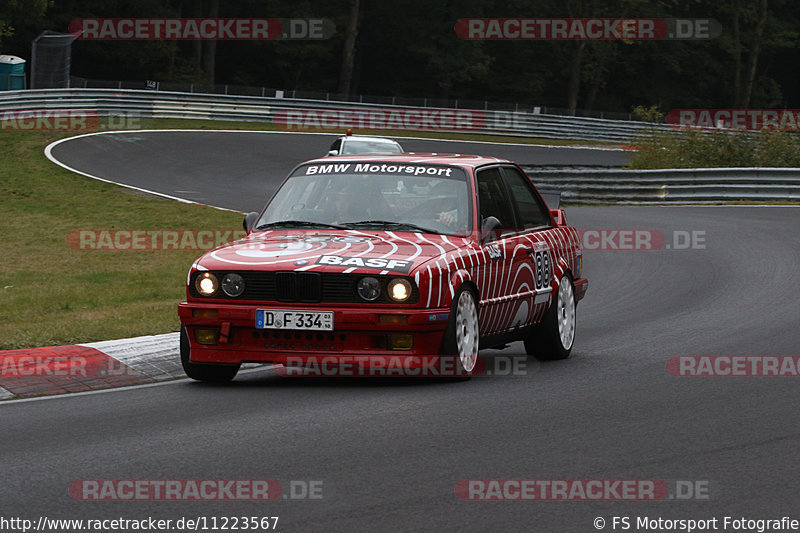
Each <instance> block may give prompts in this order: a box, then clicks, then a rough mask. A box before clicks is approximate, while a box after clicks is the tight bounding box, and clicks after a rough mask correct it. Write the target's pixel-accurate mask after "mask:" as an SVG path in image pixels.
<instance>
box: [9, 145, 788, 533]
mask: <svg viewBox="0 0 800 533" xmlns="http://www.w3.org/2000/svg"><path fill="white" fill-rule="evenodd" d="M128 135H132V134H128ZM159 135H160V134H159ZM137 136H140V137H141V138H142V140H138V141H135V142H133V141H130V142H118V141H116V140H115V141H113V142H112V143H106V141H104V140H102V139H103V137H104V136H99V137H94V138H92V137H89V138H84V139H86V140H85V141H75V146H74V147H75V151H74V152H72V151H71V145H72V144H73V143H63V144H61V145H59V147H58V150H56V151H55V155H57V156H58V157H59V158H60V159H62V160H63V161H64V162H68V163H69V164H71V165H73V166H76V167H79V168H80V169H81V170H82V171H84V172H88V173H94V172H101V171H102V172H105V173H104V174H103V176H104V177H106V178H108V179H113V180H115V181H125V182H126V183H127V184H129V185H134V186H138V187H142V188H148V187H149V186H151V185H152V184H153V182H159V181H162V182H163V179H164V178H165V177H166V174H165V173H166V172H167V171H169V178H170V180H171V181H170V183H161V185H162V187H163V188H161V189H158V190H159V191H161V192H164V193H165V194H171V195H175V194H177V191H179V190H187V191H194V193H193V194H188V193H187V194H186V197H187V198H190V199H192V200H197V201H208V202H209V203H212V204H215V205H221V206H223V207H230V208H234V209H240V210H248V209H251V208H258V207H259V205H251V203H250V202H252V198H248V195H249V196H251V197H252V196H258V195H261V194H262V191H265V190H268V189H269V188H270V187H272V186H274V182H268V180H269V179H276V178H274V177H273V178H266V177H265V178H264V182H253V181H250V180H249V178H248V177H247V176H248V174H249V173H250V171H251V170H252V169H256V168H259V167H262V168H264V170H265V172H264V175H265V176H270V175H272V174H273V172H277V171H278V170H281V172H280V173H278V174H279V175H281V177H282V173H283V170H285V169H288V168H289V167H291V166H292V165H293V164H294V163H295V162H297V161H299V160H301V159H304V158H307V157H311V156H313V155H315V153H319V152H321V151H324V149H325V148H326V142H320V143H319V149H317V148H316V146H315V148H314V150H313V152H315V153H311V154H307V153H306V154H302V155H301V153H300V152H301V151H302V150H301V148H299V147H298V145H297V138H296V137H295V136H274V137H271V138H270V143H269V144H267V143H265V142H264V138H263V137H259V136H258V135H250V136H248V135H245V134H238V135H234V136H232V137H234V139H231V140H227V139H226V137H225V136H224V135H220V134H215V135H213V142H214V143H215V144H216V146H218V150H219V151H217V152H213V151H211V150H209V149H208V146H209V145H207V144H205V145H203V147H202V149H201V148H198V147H197V146H196V145H195V143H194V142H193V141H194V140H196V139H197V138H198V137H200V135H197V136H194V135H190V136H188V138H187V139H185V140H181V141H178V142H175V143H174V144H172V145H170V146H169V147H166V146H163V141H160V140H159V139H156V138H153V139H150V134H144V133H142V134H138V135H137ZM153 137H158V136H153ZM175 138H176V137H174V136H173V137H171V139H175ZM178 138H179V137H178ZM104 143H105V144H104ZM248 143H249V144H248ZM140 144H141V145H145V144H147V145H149V146H158V145H161V149H160V151H158V152H155V153H150V154H148V152H147V151H143V148H142V146H138V145H140ZM242 145H247V146H242ZM129 147H130V150H131V151H130V152H129V151H128V148H129ZM167 148H169V149H167ZM131 152H132V153H131ZM499 152H501V151H500V150H498V153H499ZM164 153H169V158H167V159H161V157H162V155H163V154H164ZM547 154H551V155H552V157H553V160H563V159H566V158H569V157H578V155H577V154H572V155H569V154H563V153H561V152H556V151H551V152H544V153H542V154H539V153H537V154H536V155H535V156H532V157H537V158H541V160H542V164H551V163H550V162H549V161H547V160H546V159H547ZM609 154H617V153H615V152H610V153H605V152H593V153H591V154H587V155H586V156H587V157H593V156H596V157H598V158H601V159H602V158H604V157H610V156H609ZM89 155H91V160H87V159H84V158H86V157H89ZM155 169H158V171H159V172H161V174H159V178H158V179H157V178H155V177H154V176H153V172H154V171H155ZM214 169H217V170H225V169H227V170H226V173H224V176H225V180H226V181H225V182H224V183H225V186H224V187H220V184H219V182H217V181H216V178H215V171H214ZM239 181H241V182H239ZM226 189H227V190H226ZM235 191H239V193H240V194H243V197H242V198H241V199H240V200H239V201H236V200H235V198H234V197H235V194H234V193H235ZM243 191H247V193H244V192H243ZM231 195H233V196H231ZM798 213H800V211H798V210H797V209H796V208H781V207H771V208H759V207H716V208H691V207H685V208H664V207H648V208H634V207H625V208H622V207H606V208H572V209H570V210H569V211H568V212H567V216H568V220H569V222H570V223H571V224H573V225H576V226H577V227H579V228H583V229H593V230H598V231H599V230H604V229H605V230H619V229H639V230H652V231H651V232H650V233H648V235H651V236H654V235H655V236H658V235H663V237H664V246H659V249H657V250H614V249H608V250H587V251H586V252H585V253H584V265H585V266H584V268H585V272H586V275H587V277H588V278H589V280H590V281H589V292H588V293H587V296H586V298H585V300H583V302H581V304H580V305H579V307H578V331H577V340H576V344H575V348H574V350H573V355H572V357H571V358H570V359H568V360H566V361H559V362H553V363H547V364H540V363H537V362H535V361H534V360H525V359H521V360H520V362H521V364H522V369H521V371H520V372H517V375H511V376H509V375H494V376H482V377H477V378H474V379H472V380H471V381H468V382H457V383H450V382H442V381H438V380H433V379H421V378H420V379H417V380H399V379H390V378H384V379H380V380H366V379H330V380H323V379H316V378H306V379H297V378H294V379H287V378H284V377H280V376H278V375H277V374H276V373H275V372H274V370H272V369H262V370H256V371H252V372H250V373H243V374H240V376H239V377H237V379H236V380H235V381H234V382H233V383H232V384H231V385H228V386H212V385H205V384H199V383H194V382H190V381H188V380H184V381H176V382H171V383H167V384H163V385H159V386H152V387H142V388H134V389H128V390H115V391H110V392H104V393H99V394H86V395H72V396H63V397H57V398H50V399H42V400H34V401H22V402H19V401H18V402H4V403H2V404H0V427H2V428H3V430H2V434H1V435H2V436H0V449H2V453H3V469H2V470H3V475H2V485H1V486H2V488H0V501H2V504H0V505H1V506H2V509H3V514H4V515H12V516H20V517H23V518H28V519H31V520H34V521H35V520H36V519H37V518H38V517H39V516H47V517H48V518H73V519H75V518H84V519H89V518H92V519H100V518H119V517H123V518H128V519H142V518H147V517H148V516H152V517H154V518H162V519H171V520H173V521H174V520H177V519H179V518H181V517H189V518H197V517H200V516H205V517H209V520H210V517H213V516H216V517H226V516H227V517H231V516H242V515H246V516H278V517H280V521H279V524H278V530H279V531H287V532H289V531H534V532H560V531H566V532H590V531H597V530H598V529H596V524H597V525H599V523H597V522H595V520H596V518H598V517H600V518H603V519H604V520H605V525H604V527H603V530H605V531H612V530H615V528H614V526H613V517H615V516H616V517H626V516H627V517H629V519H630V520H631V522H632V524H631V529H630V531H636V530H637V529H636V527H635V525H636V519H637V517H648V518H649V519H651V520H652V519H658V518H659V517H660V518H664V519H712V518H717V519H718V523H717V530H719V531H722V530H723V527H722V520H723V519H724V517H725V516H730V517H733V518H737V519H738V518H741V517H744V518H747V519H779V518H780V517H782V516H791V517H793V518H795V519H800V509H799V508H798V501H797V494H798V491H797V482H798V479H800V423H799V422H798V384H800V378H798V377H794V378H792V377H678V376H673V375H671V374H670V373H669V372H668V371H667V361H668V359H669V358H670V357H673V356H679V355H717V356H722V355H765V356H767V355H768V356H781V355H798V354H799V352H800V350H799V349H798V347H800V328H798V327H797V326H798V318H800V306H799V305H798V303H797V296H796V294H795V292H796V291H795V290H794V288H795V287H797V286H798V284H800V236H798V222H797V221H798V218H797V217H798ZM687 232H688V233H687ZM692 232H694V246H691V245H690V246H689V247H688V248H687V247H686V236H687V235H692V234H693V233H692ZM605 235H606V237H609V236H610V234H609V233H606V234H605ZM593 242H594V241H593ZM599 242H600V243H602V242H603V241H602V240H600V241H599ZM654 242H660V241H658V239H654ZM690 242H691V241H690ZM613 243H614V241H613V238H609V239H608V240H607V241H606V243H605V246H606V247H607V248H608V247H611V246H612V245H613ZM667 246H669V247H667ZM521 353H522V346H521V344H519V343H516V344H513V345H511V346H510V347H509V348H507V349H505V350H503V351H494V350H486V351H483V352H481V355H482V356H483V357H485V358H486V361H487V366H488V367H489V368H495V367H496V366H497V364H498V363H499V362H503V361H505V360H506V359H505V358H506V357H510V356H514V355H519V354H521ZM81 479H136V480H147V479H157V480H164V479H183V480H185V479H275V480H277V481H279V482H280V483H281V485H282V487H283V495H286V496H288V498H284V497H283V495H282V496H281V497H280V498H279V499H277V500H276V501H272V502H266V503H265V502H261V503H258V502H202V503H197V502H165V501H134V502H131V501H122V502H92V501H90V502H83V501H76V500H75V499H74V498H73V497H71V496H70V494H69V493H68V487H69V486H70V484H71V483H73V482H74V481H76V480H81ZM472 479H537V480H574V479H583V480H620V479H627V480H663V481H664V482H665V483H666V485H667V487H669V489H670V497H667V498H665V499H664V500H660V501H622V502H620V501H558V502H556V501H506V502H498V501H489V502H474V501H462V500H461V499H459V498H458V497H457V496H456V494H455V491H454V489H455V487H456V485H457V484H458V483H459V481H461V480H472ZM311 481H314V482H320V481H321V482H322V485H321V487H322V488H321V498H317V499H302V498H301V499H292V498H291V496H292V494H291V490H290V487H296V488H297V490H296V491H295V494H301V495H302V493H303V490H302V488H303V486H304V485H303V482H311ZM293 482H294V483H293ZM315 486H318V485H315ZM687 487H691V489H688V488H687ZM690 492H691V493H693V494H692V497H687V496H688V495H689V493H690ZM698 494H699V497H698ZM616 530H620V524H619V523H618V524H617V525H616ZM651 530H656V531H658V530H660V529H651ZM712 531H713V530H712ZM729 531H733V529H731V528H729Z"/></svg>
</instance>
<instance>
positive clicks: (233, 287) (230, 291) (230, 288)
mask: <svg viewBox="0 0 800 533" xmlns="http://www.w3.org/2000/svg"><path fill="white" fill-rule="evenodd" d="M222 292H224V293H225V294H227V295H228V296H230V297H231V298H236V297H237V296H241V295H242V293H243V292H244V278H243V277H242V276H240V275H239V274H235V273H233V272H231V273H230V274H225V276H224V277H223V278H222Z"/></svg>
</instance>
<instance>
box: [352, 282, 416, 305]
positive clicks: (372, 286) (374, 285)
mask: <svg viewBox="0 0 800 533" xmlns="http://www.w3.org/2000/svg"><path fill="white" fill-rule="evenodd" d="M357 288H358V295H359V296H360V297H361V298H363V299H364V300H366V301H368V302H374V301H375V300H377V299H378V298H379V297H380V295H381V282H380V281H378V279H377V278H373V277H370V276H368V277H365V278H361V279H360V280H359V281H358V286H357ZM387 289H388V292H389V298H391V299H392V300H394V301H395V302H405V301H406V300H408V299H409V298H410V297H411V283H410V282H409V281H408V280H407V279H403V278H394V279H392V280H391V281H390V282H389V285H388V287H387Z"/></svg>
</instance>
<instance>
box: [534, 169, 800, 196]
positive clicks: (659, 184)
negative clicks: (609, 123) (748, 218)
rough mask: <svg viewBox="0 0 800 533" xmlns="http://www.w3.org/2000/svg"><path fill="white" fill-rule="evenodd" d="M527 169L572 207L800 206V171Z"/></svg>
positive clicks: (543, 189)
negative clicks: (792, 204) (765, 203)
mask: <svg viewBox="0 0 800 533" xmlns="http://www.w3.org/2000/svg"><path fill="white" fill-rule="evenodd" d="M525 170H526V172H527V173H528V176H530V178H531V180H533V182H534V183H535V184H536V186H537V188H538V189H539V190H540V191H541V192H542V193H543V194H544V193H547V194H556V193H560V194H561V200H562V201H563V202H568V203H570V204H636V205H648V204H719V203H730V202H736V201H742V202H752V203H764V202H767V203H800V168H695V169H666V170H538V169H536V168H526V169H525Z"/></svg>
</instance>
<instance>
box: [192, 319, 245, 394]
mask: <svg viewBox="0 0 800 533" xmlns="http://www.w3.org/2000/svg"><path fill="white" fill-rule="evenodd" d="M190 352H191V348H190V346H189V335H188V334H187V333H186V326H181V364H183V371H184V372H186V375H187V376H189V377H190V378H192V379H194V380H197V381H206V382H208V383H227V382H229V381H231V380H232V379H233V378H235V377H236V374H237V372H239V367H240V366H241V365H239V364H235V365H229V364H224V363H193V362H192V361H191V360H190V359H189V354H190Z"/></svg>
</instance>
